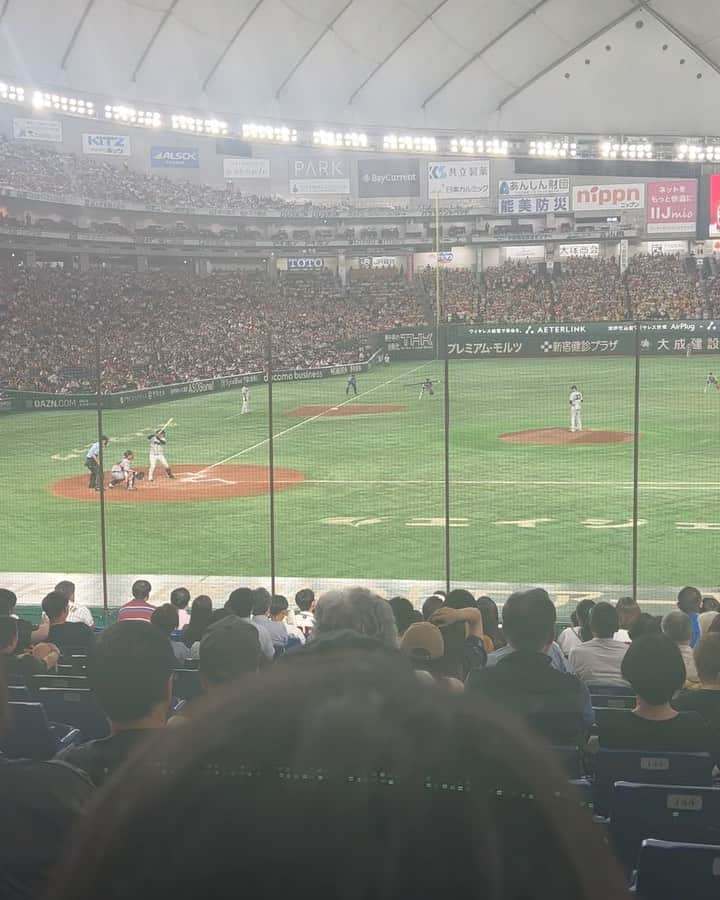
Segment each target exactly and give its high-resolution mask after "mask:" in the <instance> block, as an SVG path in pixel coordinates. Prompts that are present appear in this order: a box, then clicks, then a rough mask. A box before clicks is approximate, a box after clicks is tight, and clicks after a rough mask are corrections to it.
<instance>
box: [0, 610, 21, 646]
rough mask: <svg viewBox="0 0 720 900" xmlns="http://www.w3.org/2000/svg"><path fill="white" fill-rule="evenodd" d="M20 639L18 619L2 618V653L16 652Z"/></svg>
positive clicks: (0, 640)
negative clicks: (4, 651) (3, 651)
mask: <svg viewBox="0 0 720 900" xmlns="http://www.w3.org/2000/svg"><path fill="white" fill-rule="evenodd" d="M17 639H18V625H17V619H14V618H13V617H12V616H0V651H2V650H6V651H7V650H11V651H12V650H14V649H15V646H16V645H17Z"/></svg>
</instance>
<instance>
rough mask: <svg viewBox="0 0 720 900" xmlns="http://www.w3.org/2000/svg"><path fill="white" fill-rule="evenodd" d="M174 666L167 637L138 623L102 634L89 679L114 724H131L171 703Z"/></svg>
mask: <svg viewBox="0 0 720 900" xmlns="http://www.w3.org/2000/svg"><path fill="white" fill-rule="evenodd" d="M174 667H175V654H174V653H173V650H172V647H171V646H170V642H169V641H168V639H167V635H165V634H163V633H162V632H161V631H160V629H159V628H156V627H155V626H154V625H151V624H150V622H140V621H137V620H135V621H128V622H118V623H117V624H116V625H111V626H110V627H109V628H106V629H105V631H103V632H102V634H101V635H100V636H99V637H98V640H97V642H96V644H95V651H94V653H93V654H92V655H91V656H90V657H88V665H87V676H88V682H89V684H90V687H91V688H92V690H93V691H94V692H95V695H96V696H97V698H98V701H99V703H100V705H101V706H102V708H103V709H104V710H105V714H106V715H107V717H108V718H109V719H110V721H111V722H119V723H127V722H133V721H135V720H137V719H142V718H144V717H145V716H147V715H149V714H150V713H151V712H152V711H153V710H154V709H155V708H156V707H158V706H159V705H160V704H167V703H168V701H169V699H170V679H171V677H172V671H173V668H174Z"/></svg>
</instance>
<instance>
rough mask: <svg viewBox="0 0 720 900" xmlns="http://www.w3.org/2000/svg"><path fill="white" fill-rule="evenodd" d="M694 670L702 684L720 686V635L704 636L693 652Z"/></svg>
mask: <svg viewBox="0 0 720 900" xmlns="http://www.w3.org/2000/svg"><path fill="white" fill-rule="evenodd" d="M693 656H694V658H695V668H696V669H697V673H698V677H699V678H700V681H701V682H702V683H703V684H712V685H716V684H720V634H716V633H713V634H706V635H704V636H703V637H701V638H700V640H699V641H698V642H697V644H696V645H695V649H694V650H693Z"/></svg>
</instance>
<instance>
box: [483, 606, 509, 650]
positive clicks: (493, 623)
mask: <svg viewBox="0 0 720 900" xmlns="http://www.w3.org/2000/svg"><path fill="white" fill-rule="evenodd" d="M477 608H478V609H479V610H480V613H481V615H482V623H483V631H484V632H485V634H487V635H488V637H490V638H491V640H492V641H493V643H494V644H495V649H496V650H497V648H498V642H499V641H501V642H503V643H504V638H503V637H502V634H501V632H500V613H499V611H498V606H497V603H496V602H495V601H494V600H493V598H492V597H488V596H486V595H483V596H482V597H478V598H477Z"/></svg>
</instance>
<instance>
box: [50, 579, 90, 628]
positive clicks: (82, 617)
mask: <svg viewBox="0 0 720 900" xmlns="http://www.w3.org/2000/svg"><path fill="white" fill-rule="evenodd" d="M55 590H56V591H57V592H58V593H59V594H63V595H64V596H65V597H67V600H68V617H67V620H68V622H81V623H82V624H83V625H87V627H88V628H92V627H93V626H94V625H95V620H94V619H93V616H92V613H91V612H90V610H89V609H88V608H87V606H82V605H81V604H80V603H78V602H77V601H76V600H75V585H74V584H73V582H72V581H59V582H58V583H57V584H56V585H55Z"/></svg>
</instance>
